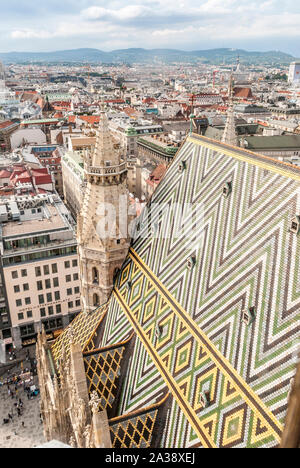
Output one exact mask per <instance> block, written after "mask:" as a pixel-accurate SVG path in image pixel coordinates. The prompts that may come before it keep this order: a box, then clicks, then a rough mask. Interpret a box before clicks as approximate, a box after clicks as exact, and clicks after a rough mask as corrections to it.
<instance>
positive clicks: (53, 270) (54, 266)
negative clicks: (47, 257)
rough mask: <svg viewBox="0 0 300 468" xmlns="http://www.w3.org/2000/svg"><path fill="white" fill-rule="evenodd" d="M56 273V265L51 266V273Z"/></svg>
mask: <svg viewBox="0 0 300 468" xmlns="http://www.w3.org/2000/svg"><path fill="white" fill-rule="evenodd" d="M57 272H58V269H57V263H53V264H52V273H53V274H55V273H57Z"/></svg>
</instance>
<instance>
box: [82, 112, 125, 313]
mask: <svg viewBox="0 0 300 468" xmlns="http://www.w3.org/2000/svg"><path fill="white" fill-rule="evenodd" d="M85 177H86V189H85V194H84V199H83V205H82V208H81V213H80V215H79V217H78V243H79V256H80V270H81V298H82V306H83V308H84V310H85V311H86V312H90V311H92V310H94V309H95V308H96V307H97V306H99V305H102V304H104V303H105V302H106V301H107V300H108V299H109V296H110V294H111V291H112V288H113V282H114V277H115V275H116V274H117V272H118V270H119V269H120V268H121V266H122V264H123V262H124V260H125V258H126V256H127V253H128V249H129V246H130V236H129V233H128V224H129V217H128V206H129V199H128V190H127V183H126V182H127V164H126V162H122V161H121V158H120V152H119V150H118V149H116V148H115V146H114V143H113V138H112V135H111V132H110V130H109V127H108V119H107V116H106V113H105V110H104V103H102V105H101V112H100V124H99V130H98V131H97V138H96V144H95V147H94V149H93V151H92V152H91V154H89V155H86V157H85Z"/></svg>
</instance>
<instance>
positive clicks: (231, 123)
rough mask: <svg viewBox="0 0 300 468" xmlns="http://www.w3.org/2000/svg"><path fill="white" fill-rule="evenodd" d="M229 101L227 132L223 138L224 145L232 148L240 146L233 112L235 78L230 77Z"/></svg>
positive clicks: (225, 131)
mask: <svg viewBox="0 0 300 468" xmlns="http://www.w3.org/2000/svg"><path fill="white" fill-rule="evenodd" d="M228 94H229V101H228V111H227V121H226V125H225V130H224V134H223V138H222V143H227V144H228V145H231V146H238V139H237V133H236V128H235V118H234V110H233V77H232V74H231V75H230V80H229V92H228Z"/></svg>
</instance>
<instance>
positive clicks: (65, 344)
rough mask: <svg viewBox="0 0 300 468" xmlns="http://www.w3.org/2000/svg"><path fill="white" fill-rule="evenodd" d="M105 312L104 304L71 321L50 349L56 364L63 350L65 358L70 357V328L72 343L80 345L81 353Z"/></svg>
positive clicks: (105, 306)
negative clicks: (72, 336)
mask: <svg viewBox="0 0 300 468" xmlns="http://www.w3.org/2000/svg"><path fill="white" fill-rule="evenodd" d="M106 312H107V305H106V304H105V305H103V306H101V307H99V308H98V309H96V310H95V311H93V312H92V313H90V314H89V315H86V314H84V313H81V314H79V315H78V316H77V317H76V318H75V319H74V320H73V322H72V323H71V324H70V325H69V326H68V327H67V328H66V329H65V330H64V332H63V333H62V334H61V335H60V336H59V338H57V340H56V341H55V343H54V344H53V345H52V347H51V352H52V356H53V359H54V361H55V363H56V364H57V363H58V362H59V360H60V359H61V357H62V353H63V348H64V351H65V356H66V358H68V356H69V355H70V335H69V330H70V328H71V327H72V331H73V333H74V338H73V339H74V343H80V345H81V348H82V351H83V350H84V349H85V347H86V346H87V345H88V343H89V341H90V339H91V338H92V336H93V335H94V333H95V332H96V330H97V328H98V327H99V324H100V323H101V321H102V320H103V318H104V316H105V314H106Z"/></svg>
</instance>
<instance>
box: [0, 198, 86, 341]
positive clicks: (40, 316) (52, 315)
mask: <svg viewBox="0 0 300 468" xmlns="http://www.w3.org/2000/svg"><path fill="white" fill-rule="evenodd" d="M1 203H2V204H1V206H0V221H1V223H0V247H1V254H2V255H1V257H2V265H3V276H4V282H5V288H6V294H7V299H8V307H9V321H10V323H11V332H12V339H13V343H14V345H15V346H17V347H19V346H27V345H30V344H33V343H35V340H36V334H37V332H38V331H39V330H40V329H41V327H42V326H44V327H45V330H46V332H47V334H48V338H49V339H53V338H55V337H56V336H57V335H58V334H59V333H60V332H61V330H62V329H63V328H64V327H65V326H67V325H68V324H69V323H70V322H71V321H72V320H73V319H74V318H75V316H76V315H77V313H78V312H80V309H81V304H80V281H79V263H78V255H77V241H76V235H75V229H74V221H73V218H72V216H71V214H70V212H69V211H68V210H67V208H66V207H65V205H64V204H63V203H62V201H61V199H60V198H59V197H58V196H56V195H50V196H49V195H37V196H34V197H14V201H12V200H10V199H6V200H1Z"/></svg>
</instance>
